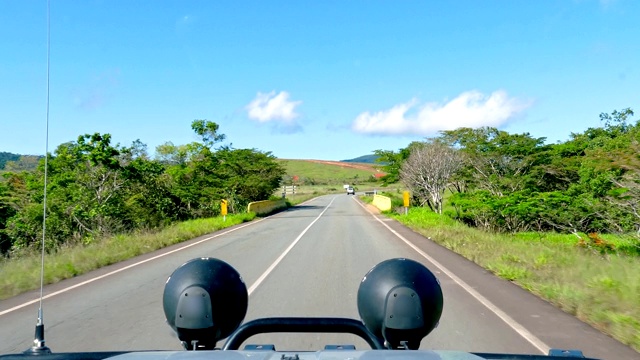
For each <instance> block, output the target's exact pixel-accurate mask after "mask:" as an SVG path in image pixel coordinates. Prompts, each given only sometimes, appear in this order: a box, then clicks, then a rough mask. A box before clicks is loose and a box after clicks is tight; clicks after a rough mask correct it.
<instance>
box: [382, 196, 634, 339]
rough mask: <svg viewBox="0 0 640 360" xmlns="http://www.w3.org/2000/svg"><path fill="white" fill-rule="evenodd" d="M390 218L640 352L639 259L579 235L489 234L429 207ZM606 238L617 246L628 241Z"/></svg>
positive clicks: (611, 237)
mask: <svg viewBox="0 0 640 360" xmlns="http://www.w3.org/2000/svg"><path fill="white" fill-rule="evenodd" d="M388 215H389V216H390V217H392V218H394V219H396V220H398V221H399V222H401V223H403V224H405V225H407V226H408V227H410V228H412V229H413V230H415V231H417V232H419V233H420V234H422V235H424V236H426V237H430V238H431V239H432V240H433V241H435V242H437V243H439V244H441V245H443V246H445V247H447V248H449V249H451V250H453V251H455V252H457V253H459V254H461V255H462V256H464V257H466V258H467V259H469V260H471V261H473V262H475V263H477V264H479V265H480V266H482V267H484V268H486V269H488V270H490V271H492V272H493V273H495V274H496V275H498V276H500V277H502V278H504V279H507V280H510V281H512V282H514V283H516V284H518V285H520V286H521V287H523V288H524V289H526V290H529V291H531V292H532V293H534V294H536V295H538V296H540V297H542V298H543V299H546V300H548V301H549V302H551V303H552V304H554V305H556V306H557V307H559V308H560V309H562V310H564V311H566V312H568V313H570V314H572V315H575V316H576V317H577V318H579V319H581V320H582V321H584V322H586V323H589V324H591V325H592V326H594V327H595V328H597V329H599V330H601V331H602V332H604V333H607V334H610V335H611V336H613V337H614V338H616V339H618V340H619V341H620V342H622V343H624V344H627V345H630V346H631V347H633V348H634V349H635V350H638V351H640V258H638V257H637V256H633V255H630V254H627V253H625V252H612V253H603V252H601V251H600V249H597V248H593V247H589V246H584V245H579V244H580V240H579V239H578V238H577V237H576V236H574V235H563V234H556V233H522V234H515V235H509V234H492V233H487V232H484V231H481V230H478V229H473V228H470V227H467V226H465V225H463V224H461V223H459V222H457V221H455V220H453V219H451V218H449V217H447V216H441V215H437V214H435V213H433V212H432V211H430V210H429V209H424V208H411V209H410V211H409V214H408V215H406V216H405V215H398V214H396V213H392V212H390V213H389V214H388ZM583 237H585V238H586V235H584V236H583ZM604 238H605V240H606V241H608V242H611V243H613V244H618V246H620V244H628V242H629V240H628V239H627V238H619V237H618V238H616V237H615V236H605V237H604Z"/></svg>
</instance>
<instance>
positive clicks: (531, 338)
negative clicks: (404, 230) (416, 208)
mask: <svg viewBox="0 0 640 360" xmlns="http://www.w3.org/2000/svg"><path fill="white" fill-rule="evenodd" d="M356 202H357V203H358V204H359V205H360V206H361V207H362V208H364V209H365V210H366V211H367V212H369V214H371V216H373V218H374V219H376V220H377V221H378V222H379V223H380V224H382V225H383V226H384V227H386V228H387V229H388V230H389V231H391V233H393V234H394V235H395V236H397V237H398V238H399V239H400V240H402V241H404V242H405V243H406V244H407V245H409V247H411V248H412V249H413V250H415V251H416V252H417V253H418V254H420V255H422V257H424V258H425V259H427V261H429V262H430V263H432V264H433V265H434V266H435V267H437V268H438V269H440V271H442V272H443V273H445V274H446V275H447V276H448V277H449V278H451V280H453V281H455V282H456V284H458V285H459V286H460V287H461V288H463V289H464V290H465V291H466V292H468V293H469V295H471V296H473V297H474V298H475V299H476V300H478V302H480V303H481V304H482V305H484V306H485V307H486V308H487V309H489V310H490V311H491V312H493V313H494V314H495V315H496V316H497V317H499V318H500V319H501V320H502V321H504V322H505V323H506V324H507V325H508V326H509V327H510V328H512V329H513V330H514V331H515V332H517V333H518V334H519V335H520V336H522V337H523V338H524V339H525V340H527V341H528V342H529V343H530V344H531V345H533V346H535V347H536V348H537V349H538V350H540V352H542V353H543V354H548V353H549V350H550V349H551V347H549V345H547V344H545V343H544V342H543V341H542V340H540V339H538V337H537V336H535V335H533V334H532V333H531V332H530V331H529V330H527V329H526V328H525V327H524V326H522V325H521V324H520V323H518V322H517V321H515V320H514V319H513V318H512V317H511V316H509V315H507V313H505V312H504V311H502V310H500V308H498V307H497V306H496V305H494V304H493V303H492V302H491V301H489V299H487V298H485V297H484V296H482V295H480V293H478V292H477V291H476V290H474V289H473V288H472V287H471V286H469V285H468V284H467V283H465V282H464V281H462V279H460V278H459V277H457V276H456V275H454V274H453V273H452V272H451V271H449V270H448V269H447V268H445V267H444V266H443V265H442V264H440V263H439V262H437V261H436V260H435V259H433V258H432V257H431V256H429V255H427V253H425V252H424V251H422V250H421V249H420V248H418V247H417V246H415V245H414V244H413V243H412V242H410V241H409V240H407V239H406V238H405V237H404V236H402V235H400V234H399V233H398V232H397V231H395V230H393V229H392V228H391V227H390V226H389V225H387V224H385V223H384V222H383V221H382V220H380V219H379V218H378V217H377V216H375V214H373V213H372V212H371V211H369V209H367V208H366V206H364V205H362V203H361V202H360V201H356Z"/></svg>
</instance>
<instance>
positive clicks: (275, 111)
mask: <svg viewBox="0 0 640 360" xmlns="http://www.w3.org/2000/svg"><path fill="white" fill-rule="evenodd" d="M300 104H302V101H291V100H289V93H288V92H286V91H281V92H280V93H278V94H277V95H276V92H275V91H272V92H270V93H268V94H263V93H261V92H258V95H256V98H255V99H253V101H251V103H249V105H247V107H246V109H247V112H248V115H249V118H250V119H253V120H257V121H258V122H261V123H266V122H270V121H277V122H280V124H281V125H285V126H297V124H296V122H295V119H296V118H297V117H298V114H297V113H296V112H295V110H296V107H297V106H298V105H300Z"/></svg>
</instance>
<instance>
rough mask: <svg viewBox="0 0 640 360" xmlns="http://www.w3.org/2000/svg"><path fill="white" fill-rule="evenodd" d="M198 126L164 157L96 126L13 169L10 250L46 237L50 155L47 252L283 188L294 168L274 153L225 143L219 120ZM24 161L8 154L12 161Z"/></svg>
mask: <svg viewBox="0 0 640 360" xmlns="http://www.w3.org/2000/svg"><path fill="white" fill-rule="evenodd" d="M191 128H192V129H193V131H194V132H195V133H196V134H197V135H198V136H199V138H200V141H196V142H192V143H190V144H185V145H174V144H172V143H171V142H167V143H165V144H163V145H160V146H158V148H157V149H156V156H155V157H154V158H151V157H150V156H149V154H148V152H147V147H146V145H145V144H143V143H142V142H140V141H139V140H137V141H135V142H134V143H133V144H132V145H131V146H129V147H124V146H120V145H119V144H115V145H114V144H112V141H111V135H110V134H99V133H95V134H85V135H81V136H79V137H78V139H77V141H73V142H68V143H64V144H61V145H59V146H58V147H57V148H56V150H55V151H54V153H53V154H48V155H47V158H46V159H44V158H42V159H40V160H39V163H38V166H37V168H36V169H35V170H23V171H6V172H4V173H3V174H2V179H1V181H0V253H1V254H5V255H11V254H15V253H17V252H20V251H21V250H24V249H31V248H36V247H38V246H39V243H40V242H41V240H42V231H43V226H42V225H43V202H44V197H45V191H44V184H45V171H44V169H45V161H46V163H47V167H48V170H47V179H46V183H47V187H46V189H47V191H46V201H47V217H46V219H47V220H46V238H45V248H46V250H47V251H51V250H56V249H59V248H61V247H62V246H64V245H67V244H71V243H88V242H91V241H94V240H95V239H98V238H100V237H103V236H105V235H109V234H117V233H122V232H128V231H134V230H141V229H154V228H159V227H163V226H166V225H168V224H170V223H172V222H175V221H183V220H188V219H194V218H201V217H210V216H216V215H218V214H219V211H220V201H221V200H222V199H226V200H228V208H229V211H230V212H240V211H242V209H245V208H246V205H247V204H248V203H249V202H251V201H256V200H264V199H268V198H269V197H270V196H271V195H272V194H273V193H274V191H275V190H276V189H277V188H278V187H279V185H280V182H281V179H282V177H283V176H284V174H285V169H284V168H283V167H282V166H281V165H280V164H279V163H278V162H277V161H276V158H275V157H274V156H273V155H272V154H271V153H270V152H262V151H258V150H255V149H234V148H232V146H231V145H224V146H218V145H219V144H220V143H221V142H222V141H223V140H224V139H225V135H224V134H221V133H219V126H218V124H216V123H215V122H211V121H206V120H194V121H193V122H192V124H191ZM12 165H13V167H12ZM16 168H17V169H19V168H20V167H19V166H16V164H11V162H9V163H8V166H7V169H16Z"/></svg>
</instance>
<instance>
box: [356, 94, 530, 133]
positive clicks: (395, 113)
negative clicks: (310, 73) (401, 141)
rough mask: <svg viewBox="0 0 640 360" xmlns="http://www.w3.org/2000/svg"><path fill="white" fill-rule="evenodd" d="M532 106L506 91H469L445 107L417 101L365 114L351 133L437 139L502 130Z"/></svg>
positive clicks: (357, 121)
mask: <svg viewBox="0 0 640 360" xmlns="http://www.w3.org/2000/svg"><path fill="white" fill-rule="evenodd" d="M529 106H531V102H530V101H522V100H520V99H516V98H511V97H509V96H508V95H507V93H506V92H504V91H495V92H493V93H492V94H491V95H489V96H486V95H484V94H482V93H481V92H479V91H467V92H464V93H462V94H460V95H459V96H458V97H456V98H455V99H453V100H451V101H449V102H446V103H426V104H423V105H420V104H419V102H418V101H417V100H416V99H413V100H411V101H409V102H407V103H405V104H400V105H396V106H394V107H392V108H391V109H389V110H384V111H379V112H375V113H370V112H368V111H367V112H364V113H362V114H360V115H358V116H357V117H356V119H355V120H354V121H353V123H352V124H351V128H352V130H354V131H356V132H359V133H363V134H375V135H420V136H429V135H434V134H436V133H437V132H438V131H441V130H453V129H457V128H459V127H471V128H476V127H481V126H492V127H499V126H500V125H503V124H505V123H506V122H507V121H509V120H510V119H512V118H513V117H514V116H516V115H517V114H519V113H520V112H522V111H523V110H525V109H526V108H528V107H529Z"/></svg>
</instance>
